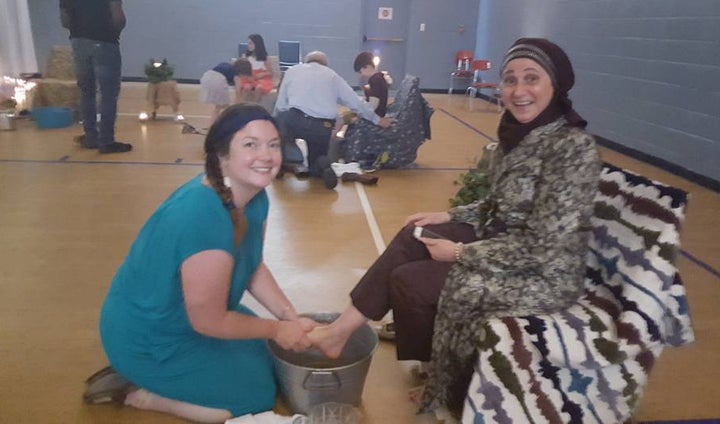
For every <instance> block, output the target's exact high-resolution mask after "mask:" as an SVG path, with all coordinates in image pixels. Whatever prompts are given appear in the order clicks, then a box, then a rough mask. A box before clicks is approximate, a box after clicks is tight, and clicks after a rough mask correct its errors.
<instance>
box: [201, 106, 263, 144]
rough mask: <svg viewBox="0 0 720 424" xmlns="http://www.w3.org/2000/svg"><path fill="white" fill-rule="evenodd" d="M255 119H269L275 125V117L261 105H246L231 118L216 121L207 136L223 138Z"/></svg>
mask: <svg viewBox="0 0 720 424" xmlns="http://www.w3.org/2000/svg"><path fill="white" fill-rule="evenodd" d="M257 120H265V121H270V122H272V123H273V125H275V126H276V127H277V123H276V122H275V118H273V117H272V115H270V114H269V113H268V112H267V110H265V108H263V107H262V106H257V107H246V108H243V110H242V112H239V113H237V114H236V115H235V116H233V117H232V118H226V119H224V120H222V121H221V122H218V123H217V124H216V126H213V128H212V129H211V131H210V133H209V134H208V137H210V136H212V137H213V139H214V140H223V139H225V138H226V137H231V136H232V135H233V134H235V133H236V132H238V131H240V130H241V129H243V128H245V126H246V125H247V124H249V123H250V122H252V121H257Z"/></svg>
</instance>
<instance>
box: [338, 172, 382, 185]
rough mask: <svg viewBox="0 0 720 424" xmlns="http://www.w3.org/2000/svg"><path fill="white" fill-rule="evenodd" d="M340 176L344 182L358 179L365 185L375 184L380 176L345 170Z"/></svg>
mask: <svg viewBox="0 0 720 424" xmlns="http://www.w3.org/2000/svg"><path fill="white" fill-rule="evenodd" d="M340 178H342V180H343V181H344V182H350V181H357V182H359V183H362V184H365V185H375V184H377V182H378V177H376V176H374V175H367V174H356V173H354V172H345V173H344V174H342V177H340Z"/></svg>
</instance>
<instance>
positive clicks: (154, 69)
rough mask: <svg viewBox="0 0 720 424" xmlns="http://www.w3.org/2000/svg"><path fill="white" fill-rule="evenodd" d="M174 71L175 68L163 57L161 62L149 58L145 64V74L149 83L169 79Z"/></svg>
mask: <svg viewBox="0 0 720 424" xmlns="http://www.w3.org/2000/svg"><path fill="white" fill-rule="evenodd" d="M174 72H175V69H174V68H173V67H172V66H170V64H169V63H168V61H167V59H163V60H162V62H159V61H157V60H155V59H150V62H149V63H148V64H146V65H145V75H146V76H147V78H148V82H149V83H151V84H156V83H159V82H163V81H170V80H171V79H172V77H173V73H174Z"/></svg>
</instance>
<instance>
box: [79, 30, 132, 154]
mask: <svg viewBox="0 0 720 424" xmlns="http://www.w3.org/2000/svg"><path fill="white" fill-rule="evenodd" d="M71 43H72V48H73V56H74V62H75V63H74V64H75V77H76V78H77V83H78V87H80V93H81V97H80V117H81V119H82V121H83V129H84V131H85V144H87V145H90V146H94V145H100V146H107V145H110V144H112V143H113V142H115V119H116V118H117V102H118V95H119V94H120V75H121V68H122V59H121V57H120V45H119V44H118V43H107V42H102V41H96V40H90V39H87V38H73V39H72V40H71ZM97 87H100V129H99V131H98V126H97V118H96V116H97V105H96V92H97Z"/></svg>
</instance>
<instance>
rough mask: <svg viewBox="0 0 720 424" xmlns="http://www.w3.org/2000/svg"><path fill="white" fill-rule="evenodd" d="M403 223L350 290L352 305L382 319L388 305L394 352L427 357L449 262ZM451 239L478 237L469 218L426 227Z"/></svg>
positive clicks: (404, 356) (400, 355)
mask: <svg viewBox="0 0 720 424" xmlns="http://www.w3.org/2000/svg"><path fill="white" fill-rule="evenodd" d="M413 228H414V227H413V226H407V227H403V228H402V229H401V230H400V231H399V232H398V233H397V235H396V236H395V238H394V239H393V240H392V241H391V242H390V244H389V245H388V247H387V249H385V251H384V252H383V254H382V255H380V257H379V258H378V259H377V260H376V261H375V263H373V265H372V266H371V267H370V269H368V271H367V272H366V273H365V275H364V276H363V277H362V278H361V279H360V282H358V284H357V285H356V286H355V288H354V289H353V290H352V292H351V293H350V298H351V299H352V303H353V305H354V306H355V307H356V308H357V309H358V310H359V311H360V312H361V313H362V314H363V315H365V316H366V317H367V318H369V319H372V320H379V319H382V317H383V316H385V314H386V313H387V312H388V311H389V310H390V309H392V310H393V317H394V325H395V341H396V346H397V358H398V359H400V360H408V359H415V360H419V361H429V360H430V356H431V348H432V335H433V328H434V326H435V313H436V311H437V305H438V299H439V298H440V292H441V291H442V289H443V287H444V286H445V279H446V278H447V275H448V272H449V271H450V267H451V266H452V265H453V263H452V262H439V261H436V260H433V259H432V258H431V257H430V254H429V253H428V250H427V248H426V247H425V245H424V244H423V243H422V242H420V241H419V240H417V239H415V237H413V234H412V232H413ZM427 228H428V229H429V230H432V231H434V232H436V233H438V234H440V235H442V236H445V237H446V238H447V239H449V240H453V241H459V242H463V243H469V242H472V241H475V240H477V237H476V236H475V231H474V230H473V228H472V226H470V225H468V224H459V223H447V224H440V225H430V226H428V227H427Z"/></svg>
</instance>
